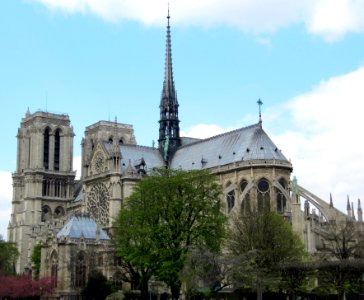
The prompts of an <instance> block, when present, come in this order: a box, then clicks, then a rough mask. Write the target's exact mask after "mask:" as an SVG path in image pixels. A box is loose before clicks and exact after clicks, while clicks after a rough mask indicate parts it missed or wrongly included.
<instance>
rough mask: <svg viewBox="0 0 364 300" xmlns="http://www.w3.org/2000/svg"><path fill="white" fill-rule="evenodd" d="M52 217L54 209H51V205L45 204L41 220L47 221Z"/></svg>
mask: <svg viewBox="0 0 364 300" xmlns="http://www.w3.org/2000/svg"><path fill="white" fill-rule="evenodd" d="M51 217H52V211H51V209H50V207H49V206H48V205H44V206H43V207H42V217H41V221H42V222H46V221H48V220H50V219H51Z"/></svg>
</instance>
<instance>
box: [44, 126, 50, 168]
mask: <svg viewBox="0 0 364 300" xmlns="http://www.w3.org/2000/svg"><path fill="white" fill-rule="evenodd" d="M49 132H50V129H49V128H46V130H44V134H43V136H44V137H43V167H44V169H46V170H48V168H49Z"/></svg>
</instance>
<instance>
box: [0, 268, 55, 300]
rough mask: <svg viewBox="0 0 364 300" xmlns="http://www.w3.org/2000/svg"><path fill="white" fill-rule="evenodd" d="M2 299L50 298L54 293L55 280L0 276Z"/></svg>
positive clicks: (0, 294) (49, 278)
mask: <svg viewBox="0 0 364 300" xmlns="http://www.w3.org/2000/svg"><path fill="white" fill-rule="evenodd" d="M0 283H1V284H0V298H1V297H5V298H6V297H10V298H12V299H13V298H14V299H19V298H22V299H24V298H28V297H29V298H32V297H37V296H49V295H51V294H52V293H53V291H54V286H55V285H54V278H51V277H43V278H39V279H36V280H34V279H33V278H32V277H31V276H28V275H22V276H14V275H13V276H11V275H10V276H9V275H1V274H0Z"/></svg>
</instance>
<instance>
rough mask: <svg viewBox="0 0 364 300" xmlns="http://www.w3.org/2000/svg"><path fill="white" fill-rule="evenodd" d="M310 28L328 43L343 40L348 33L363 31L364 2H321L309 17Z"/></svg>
mask: <svg viewBox="0 0 364 300" xmlns="http://www.w3.org/2000/svg"><path fill="white" fill-rule="evenodd" d="M308 28H309V31H311V32H312V33H315V34H318V35H321V36H323V37H324V38H325V39H326V40H328V41H334V40H337V39H339V38H341V37H342V36H343V35H344V34H345V33H347V32H357V31H363V29H364V1H363V0H335V1H332V0H319V1H316V3H315V5H314V7H313V10H312V14H311V15H310V16H309V20H308Z"/></svg>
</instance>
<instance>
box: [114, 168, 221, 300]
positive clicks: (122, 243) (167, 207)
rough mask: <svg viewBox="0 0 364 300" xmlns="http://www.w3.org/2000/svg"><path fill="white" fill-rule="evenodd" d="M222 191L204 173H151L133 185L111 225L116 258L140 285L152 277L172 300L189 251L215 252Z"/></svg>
mask: <svg viewBox="0 0 364 300" xmlns="http://www.w3.org/2000/svg"><path fill="white" fill-rule="evenodd" d="M224 222H225V216H224V214H223V213H222V210H221V187H220V186H219V185H218V184H217V183H216V182H215V180H214V177H212V175H211V174H209V173H207V172H205V171H182V170H172V169H156V170H154V171H153V173H152V174H151V176H149V177H146V178H145V179H143V180H141V181H140V182H138V183H137V184H136V186H135V188H134V191H133V193H132V195H131V196H130V197H129V198H128V199H127V200H126V202H125V205H124V207H123V208H122V209H121V211H120V214H119V218H118V221H117V223H116V227H117V230H116V234H115V240H116V243H117V250H118V254H119V256H120V257H121V258H122V259H123V260H124V261H125V262H126V263H128V264H130V266H131V267H132V270H133V271H134V272H135V271H137V274H138V276H139V278H140V280H141V281H142V282H141V283H142V284H140V285H139V288H140V289H141V290H142V296H143V295H144V297H146V295H147V292H148V285H147V282H148V280H149V279H150V278H151V276H152V275H154V276H156V278H157V279H158V280H161V281H164V282H165V283H166V284H167V285H168V286H169V287H170V288H171V292H172V297H173V298H174V299H177V298H178V297H179V293H180V289H181V277H180V276H181V271H182V269H183V267H184V264H185V261H186V257H187V253H188V251H189V249H192V248H198V247H204V248H206V249H210V250H211V251H218V250H219V248H220V241H221V238H222V236H223V234H224Z"/></svg>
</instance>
